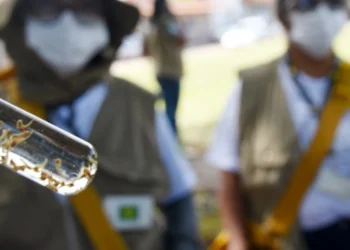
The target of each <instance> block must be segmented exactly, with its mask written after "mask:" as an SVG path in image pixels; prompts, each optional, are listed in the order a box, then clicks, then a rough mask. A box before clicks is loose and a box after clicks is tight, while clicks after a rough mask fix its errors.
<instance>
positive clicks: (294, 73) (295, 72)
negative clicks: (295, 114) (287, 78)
mask: <svg viewBox="0 0 350 250" xmlns="http://www.w3.org/2000/svg"><path fill="white" fill-rule="evenodd" d="M287 61H288V65H289V68H290V72H291V73H292V77H293V80H294V82H295V85H296V86H297V88H298V91H299V93H300V94H301V96H302V97H303V98H304V100H305V102H307V104H308V105H309V107H310V109H311V111H312V112H313V113H314V114H315V115H317V117H318V118H319V117H320V116H321V114H322V112H323V109H324V106H325V104H326V102H327V100H328V99H329V97H330V94H331V92H332V88H333V83H334V82H335V79H336V75H337V74H336V73H337V71H338V66H339V60H338V59H335V60H334V63H333V66H332V69H331V70H330V72H329V74H328V76H327V77H328V79H329V82H330V84H329V85H328V89H327V91H326V95H325V98H324V102H323V105H322V107H318V106H317V105H316V104H315V103H314V102H313V101H312V98H311V97H310V95H309V94H308V92H307V91H306V89H305V88H304V87H303V85H302V84H301V82H300V80H299V76H300V72H299V70H298V69H297V68H296V67H295V65H294V64H293V63H292V61H291V60H290V57H288V58H287Z"/></svg>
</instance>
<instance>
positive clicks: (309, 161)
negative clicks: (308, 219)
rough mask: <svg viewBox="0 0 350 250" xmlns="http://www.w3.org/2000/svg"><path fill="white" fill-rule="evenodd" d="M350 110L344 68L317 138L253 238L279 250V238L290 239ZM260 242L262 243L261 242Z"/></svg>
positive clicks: (349, 88)
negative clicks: (338, 129)
mask: <svg viewBox="0 0 350 250" xmlns="http://www.w3.org/2000/svg"><path fill="white" fill-rule="evenodd" d="M349 108H350V70H349V66H348V65H345V64H343V65H341V66H340V68H339V75H338V77H337V79H336V82H335V83H334V88H333V90H332V94H331V97H330V99H329V100H328V102H327V103H326V106H325V109H324V111H323V113H322V115H321V118H320V123H319V127H318V130H317V132H316V136H315V137H314V139H313V141H312V143H311V145H310V147H309V149H308V150H307V151H306V152H305V153H304V154H303V156H302V158H301V160H300V163H299V165H298V166H297V168H296V171H295V172H294V176H293V177H292V179H291V181H290V183H289V185H288V186H287V189H286V192H285V193H284V195H283V197H282V199H281V200H280V202H279V203H278V204H277V206H276V207H275V209H274V211H273V213H272V214H271V215H270V217H268V218H267V220H266V221H265V222H264V223H262V224H261V225H259V226H257V227H253V232H252V233H253V235H254V236H253V237H255V239H256V240H257V242H256V243H257V244H259V245H263V246H264V245H265V246H266V245H267V246H269V247H270V248H271V249H279V242H278V240H279V239H280V238H283V237H285V236H287V234H288V233H289V230H290V228H291V226H292V225H293V223H294V222H295V218H296V217H297V214H298V211H299V206H300V203H301V201H302V198H303V196H304V194H305V192H306V191H307V189H308V188H309V186H310V185H311V183H312V181H313V180H314V177H315V176H316V174H317V171H318V168H319V166H320V165H321V163H322V161H323V159H324V157H325V156H326V155H327V153H328V152H329V150H330V149H331V145H332V142H333V137H334V134H335V132H336V129H337V127H338V123H339V121H340V120H341V118H342V117H343V116H344V113H345V112H346V111H348V110H349ZM259 241H260V242H259Z"/></svg>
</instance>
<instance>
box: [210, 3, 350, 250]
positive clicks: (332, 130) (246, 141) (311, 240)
mask: <svg viewBox="0 0 350 250" xmlns="http://www.w3.org/2000/svg"><path fill="white" fill-rule="evenodd" d="M277 13H278V16H279V19H280V21H281V22H282V24H283V25H284V27H285V30H286V32H287V35H288V39H289V48H288V51H287V53H286V54H285V55H283V56H282V57H281V58H277V59H276V60H273V61H272V62H269V63H266V64H263V65H260V66H256V67H253V68H249V69H246V70H243V71H241V72H240V80H239V82H238V83H237V84H235V85H234V87H233V90H232V93H231V95H230V98H229V100H228V104H227V107H226V108H225V110H224V112H223V115H222V118H221V120H220V121H219V123H218V125H217V128H216V130H215V132H214V138H213V141H212V144H211V146H210V148H209V151H208V155H207V160H208V161H209V162H210V163H211V164H212V165H214V166H215V167H216V168H217V169H218V170H219V171H220V173H221V178H222V181H221V182H220V183H221V184H220V187H219V191H218V199H219V206H220V211H221V217H222V221H223V226H224V230H223V232H222V233H221V234H220V235H219V236H218V237H217V239H216V240H215V241H214V243H213V245H212V248H211V249H213V250H218V249H227V250H248V249H254V250H262V249H264V250H267V249H268V250H276V249H279V250H287V249H288V250H302V249H307V250H326V249H337V250H346V249H350V241H349V237H350V195H349V191H350V189H349V187H350V157H349V155H350V142H349V140H348V136H349V135H350V129H349V128H350V112H349V108H350V107H349V100H350V92H349V85H350V77H349V76H350V68H349V65H347V64H346V63H344V62H341V61H340V60H339V59H338V58H336V56H335V55H334V54H333V53H332V43H333V41H334V39H335V37H336V36H337V34H338V33H339V32H340V30H341V29H342V27H343V25H344V24H345V23H346V21H347V18H348V13H347V12H346V10H345V2H344V1H343V0H324V1H320V0H294V1H289V0H278V1H277ZM340 106H341V108H340Z"/></svg>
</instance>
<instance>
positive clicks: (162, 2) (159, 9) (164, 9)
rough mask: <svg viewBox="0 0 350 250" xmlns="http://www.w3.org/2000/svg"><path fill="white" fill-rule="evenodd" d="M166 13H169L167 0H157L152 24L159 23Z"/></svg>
mask: <svg viewBox="0 0 350 250" xmlns="http://www.w3.org/2000/svg"><path fill="white" fill-rule="evenodd" d="M164 13H169V8H168V3H167V0H155V1H154V12H153V15H152V18H151V20H152V22H157V21H158V20H159V19H160V17H161V16H162V15H163V14H164Z"/></svg>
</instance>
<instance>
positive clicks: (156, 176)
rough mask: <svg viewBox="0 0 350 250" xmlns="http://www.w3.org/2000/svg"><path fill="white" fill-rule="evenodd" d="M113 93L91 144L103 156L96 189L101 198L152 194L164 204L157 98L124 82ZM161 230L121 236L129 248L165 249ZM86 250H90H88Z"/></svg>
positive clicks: (117, 83) (116, 81)
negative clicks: (162, 245)
mask: <svg viewBox="0 0 350 250" xmlns="http://www.w3.org/2000/svg"><path fill="white" fill-rule="evenodd" d="M109 83H110V85H109V92H108V96H107V98H106V99H105V101H104V103H103V105H102V107H101V109H100V112H99V114H98V116H97V117H96V121H95V124H94V127H93V130H92V132H91V135H90V138H89V141H90V142H91V143H92V144H93V145H94V146H95V148H96V150H97V152H98V155H99V171H98V174H97V175H96V177H95V179H94V181H93V184H94V185H95V186H96V188H97V190H98V192H99V194H100V197H101V199H103V198H104V197H105V196H107V195H118V194H119V195H128V194H129V195H130V194H131V195H135V194H136V195H151V196H153V197H154V198H155V201H156V202H160V201H162V200H163V199H164V198H165V197H166V196H167V195H168V191H169V179H168V173H167V170H166V168H165V166H164V165H163V162H162V159H161V158H160V154H159V148H158V144H157V141H156V136H155V124H154V120H155V109H154V102H155V98H154V96H153V95H152V94H150V93H149V92H146V91H145V90H143V89H141V88H139V87H137V86H136V85H134V84H132V83H130V82H127V81H125V80H122V79H116V78H110V79H109ZM161 230H162V229H161V225H160V224H157V222H156V221H155V222H154V226H153V227H152V228H150V229H149V230H141V231H132V232H127V233H122V235H123V236H124V239H125V240H126V242H127V244H128V246H129V249H133V250H157V249H159V248H160V247H161ZM87 249H88V248H87Z"/></svg>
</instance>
